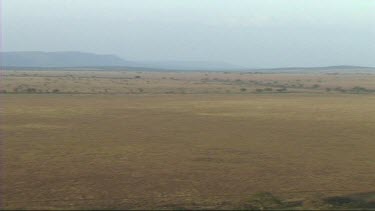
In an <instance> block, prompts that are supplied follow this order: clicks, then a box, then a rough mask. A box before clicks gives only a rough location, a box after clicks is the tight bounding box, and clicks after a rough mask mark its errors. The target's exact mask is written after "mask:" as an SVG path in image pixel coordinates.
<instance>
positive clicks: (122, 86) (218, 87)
mask: <svg viewBox="0 0 375 211" xmlns="http://www.w3.org/2000/svg"><path fill="white" fill-rule="evenodd" d="M3 75H4V78H3V79H2V80H1V84H2V86H1V88H0V92H7V93H13V92H18V93H25V92H27V89H33V92H35V93H48V92H54V90H58V92H59V93H72V94H74V93H75V94H77V93H86V94H87V93H94V94H97V93H103V94H119V93H120V94H145V93H146V94H165V93H167V94H168V93H169V94H170V93H174V94H189V93H192V94H239V93H241V94H251V93H256V92H257V91H256V90H257V89H267V88H268V89H272V91H264V92H262V93H269V92H280V91H277V90H278V89H281V88H282V87H285V88H287V90H285V91H281V92H298V93H326V92H327V91H326V89H330V91H329V92H327V93H332V92H333V93H336V92H342V91H347V92H350V90H351V89H353V88H354V87H363V88H365V89H368V90H369V91H370V92H371V93H375V74H324V73H316V74H313V73H309V74H302V73H269V74H260V73H257V74H255V73H238V72H233V73H226V72H193V73H192V72H190V73H185V72H131V71H122V72H121V71H117V72H110V71H109V72H107V71H102V72H100V71H97V72H95V71H5V72H4V73H3Z"/></svg>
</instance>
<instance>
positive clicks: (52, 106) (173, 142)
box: [0, 73, 375, 209]
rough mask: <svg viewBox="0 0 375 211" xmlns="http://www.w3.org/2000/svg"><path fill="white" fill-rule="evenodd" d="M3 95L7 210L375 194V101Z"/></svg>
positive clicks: (335, 97)
mask: <svg viewBox="0 0 375 211" xmlns="http://www.w3.org/2000/svg"><path fill="white" fill-rule="evenodd" d="M197 74H198V73H197ZM14 80H16V79H14ZM1 100H2V104H3V107H4V109H1V110H0V112H1V113H0V114H1V116H2V119H3V124H2V125H1V131H2V135H3V138H4V139H3V153H4V154H3V155H2V156H3V161H4V164H5V166H4V172H5V173H4V175H3V177H4V178H3V179H4V182H3V184H4V190H3V192H4V195H3V198H4V203H3V206H4V208H6V209H15V208H20V209H24V208H28V209H58V208H62V209H72V208H73V209H74V208H75V209H83V208H85V209H93V208H96V209H100V208H101V209H113V208H123V209H124V208H127V209H134V208H139V209H142V208H143V209H146V208H170V209H178V208H220V207H221V208H222V207H224V208H225V207H226V208H228V207H229V208H235V204H236V203H237V202H238V203H239V202H240V201H241V200H243V199H246V197H248V196H250V195H251V194H253V193H256V192H259V191H268V192H272V193H275V194H277V195H279V196H282V197H284V198H286V199H304V198H308V197H309V194H310V193H295V191H297V192H298V191H314V190H318V191H319V190H321V192H323V193H326V194H328V195H329V194H342V192H340V191H338V192H335V191H337V190H342V191H344V190H347V192H343V193H358V192H368V191H374V184H375V176H374V175H375V168H374V166H375V141H374V137H375V107H374V105H375V96H374V95H348V94H337V93H336V94H311V93H310V94H307V93H305V94H266V95H245V94H244V95H227V94H223V95H208V94H207V95H190V94H185V95H179V94H171V95H162V94H159V95H149V94H145V95H80V94H74V95H68V94H48V95H47V94H45V95H40V94H6V95H2V96H1ZM330 191H333V192H330ZM228 203H229V205H228Z"/></svg>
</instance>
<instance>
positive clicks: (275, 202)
mask: <svg viewBox="0 0 375 211" xmlns="http://www.w3.org/2000/svg"><path fill="white" fill-rule="evenodd" d="M282 207H283V203H282V201H281V200H280V199H279V198H277V197H275V196H274V195H272V194H271V193H269V192H259V193H256V194H254V195H252V196H251V197H250V199H248V200H246V201H245V203H244V208H245V209H249V210H269V209H280V208H282Z"/></svg>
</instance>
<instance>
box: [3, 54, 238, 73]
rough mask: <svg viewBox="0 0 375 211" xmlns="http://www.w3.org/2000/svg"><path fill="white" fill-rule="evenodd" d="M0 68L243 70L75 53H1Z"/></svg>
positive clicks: (221, 65)
mask: <svg viewBox="0 0 375 211" xmlns="http://www.w3.org/2000/svg"><path fill="white" fill-rule="evenodd" d="M1 66H2V67H14V68H21V67H24V68H32V67H40V68H58V67H61V68H62V67H64V68H66V67H130V68H138V69H139V68H146V69H150V68H152V69H165V70H231V69H241V68H242V69H244V68H243V67H239V66H235V65H231V64H228V63H223V62H206V61H127V60H124V59H122V58H120V57H118V56H116V55H103V54H93V53H84V52H76V51H66V52H40V51H23V52H21V51H20V52H2V53H1Z"/></svg>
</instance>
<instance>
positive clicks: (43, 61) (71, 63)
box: [1, 51, 126, 67]
mask: <svg viewBox="0 0 375 211" xmlns="http://www.w3.org/2000/svg"><path fill="white" fill-rule="evenodd" d="M123 65H126V61H125V60H123V59H121V58H120V57H117V56H115V55H100V54H92V53H83V52H75V51H71V52H40V51H24V52H4V53H1V66H8V67H84V66H123Z"/></svg>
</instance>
